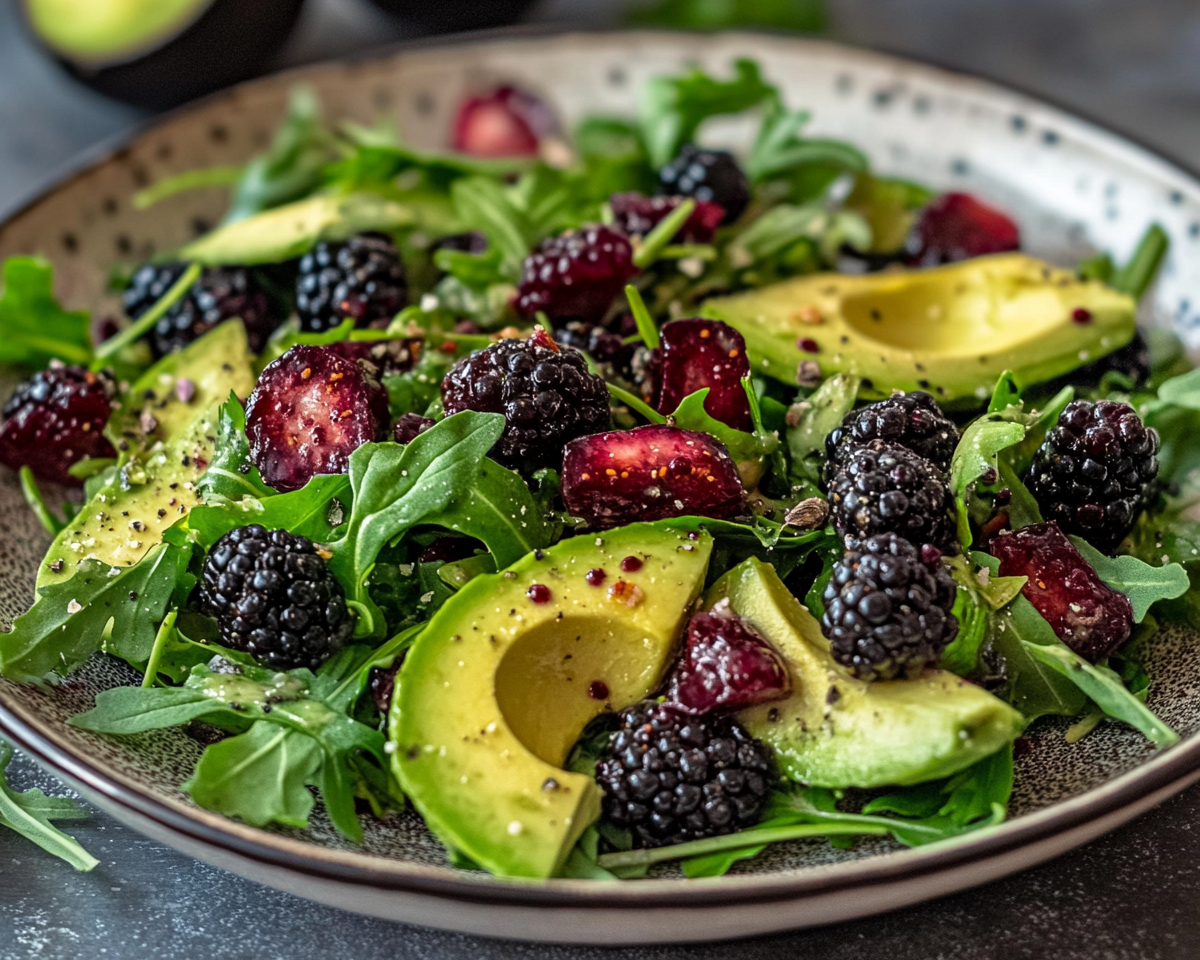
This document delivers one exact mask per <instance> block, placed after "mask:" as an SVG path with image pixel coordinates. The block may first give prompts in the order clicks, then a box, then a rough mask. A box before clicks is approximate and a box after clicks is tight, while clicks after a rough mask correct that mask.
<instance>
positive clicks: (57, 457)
mask: <svg viewBox="0 0 1200 960" xmlns="http://www.w3.org/2000/svg"><path fill="white" fill-rule="evenodd" d="M112 395H113V384H112V381H111V380H109V378H108V377H107V376H106V375H105V374H102V373H92V372H91V371H89V370H87V369H86V368H84V367H65V366H63V365H62V364H57V363H56V364H55V365H54V366H52V367H50V368H49V369H47V370H42V371H39V372H38V373H35V374H34V375H33V376H32V377H31V378H30V379H28V380H26V381H25V382H24V383H22V384H20V385H19V386H18V387H17V389H16V390H15V391H13V395H12V396H11V397H9V399H8V402H7V403H6V404H4V410H3V414H2V416H3V423H0V463H3V464H5V465H6V466H9V467H12V469H14V470H19V469H20V468H21V467H25V466H27V467H29V468H30V469H31V470H32V471H33V474H34V476H36V477H37V478H38V479H39V480H47V481H49V482H51V483H61V484H64V485H65V486H71V487H78V486H80V485H81V481H79V480H76V479H75V478H74V477H72V476H71V475H70V474H69V473H67V470H68V469H69V468H70V466H71V464H73V463H76V462H78V461H80V460H85V459H87V458H89V457H115V456H116V451H115V450H113V448H112V444H110V443H109V442H108V440H107V439H106V438H105V436H104V432H103V431H104V425H105V424H106V423H107V422H108V415H109V413H110V412H111V411H112Z"/></svg>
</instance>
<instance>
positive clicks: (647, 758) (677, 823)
mask: <svg viewBox="0 0 1200 960" xmlns="http://www.w3.org/2000/svg"><path fill="white" fill-rule="evenodd" d="M774 780H775V769H774V763H773V758H772V756H771V752H770V750H769V749H768V748H767V747H766V746H765V745H764V744H762V743H760V742H759V741H758V740H755V739H754V738H753V737H751V736H750V734H748V733H747V732H746V731H745V730H744V729H743V728H742V727H741V726H740V725H739V724H738V723H737V722H736V721H734V720H733V719H732V718H731V717H728V716H712V715H710V716H707V717H688V716H684V715H682V714H679V713H676V712H675V711H674V710H672V709H670V707H668V706H666V705H662V704H659V703H657V702H655V701H654V700H643V701H642V702H641V703H637V704H634V705H633V706H632V707H629V708H628V709H626V710H623V711H621V714H620V726H619V727H618V728H617V730H616V732H615V733H614V734H613V735H612V739H611V740H610V741H609V746H608V751H607V753H606V755H605V756H604V758H603V759H601V760H600V761H599V762H598V763H597V764H596V781H597V783H599V784H600V786H601V787H602V788H603V790H604V794H605V796H604V804H603V811H604V816H605V817H606V818H607V819H608V820H609V821H611V822H612V823H613V824H615V825H616V826H619V827H624V828H626V829H628V830H630V831H631V832H632V833H633V843H634V846H636V847H662V846H667V845H668V844H675V843H684V842H686V841H688V840H700V839H703V838H704V837H712V836H716V835H718V834H723V833H733V832H734V831H736V830H741V829H743V828H745V827H749V826H751V825H753V824H754V823H756V822H757V821H758V819H759V817H760V816H761V815H762V811H763V806H764V804H765V801H766V796H767V792H768V791H769V790H770V788H771V785H772V783H773V781H774Z"/></svg>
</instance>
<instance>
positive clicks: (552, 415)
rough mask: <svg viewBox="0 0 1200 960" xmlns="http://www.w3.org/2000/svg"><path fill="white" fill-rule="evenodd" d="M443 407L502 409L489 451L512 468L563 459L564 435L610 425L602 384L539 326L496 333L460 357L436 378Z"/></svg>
mask: <svg viewBox="0 0 1200 960" xmlns="http://www.w3.org/2000/svg"><path fill="white" fill-rule="evenodd" d="M442 404H443V406H444V407H445V409H446V413H447V414H451V413H458V412H459V411H460V410H478V411H479V412H481V413H502V414H504V424H505V425H504V433H502V434H501V435H500V439H499V440H498V441H497V443H496V446H495V447H494V448H493V449H492V452H491V456H492V457H493V458H494V459H496V460H498V461H499V462H500V463H503V464H504V465H505V466H508V467H512V468H513V469H518V470H526V471H532V470H537V469H538V468H540V467H554V468H555V469H557V468H558V467H560V466H561V465H562V457H563V447H564V446H565V445H566V443H567V442H568V441H570V440H574V439H575V438H576V437H582V436H585V435H586V434H589V433H596V432H597V431H599V430H604V429H605V428H606V427H608V425H609V407H608V388H607V387H606V386H605V385H604V381H603V380H602V379H601V378H600V377H598V376H596V375H595V374H594V373H590V372H589V371H588V368H587V361H586V360H585V359H584V357H583V354H581V353H580V352H579V351H578V350H572V349H571V348H570V347H566V348H563V349H560V348H559V347H558V345H557V344H555V343H554V341H553V340H551V339H550V337H549V336H547V335H546V334H545V332H544V331H541V330H540V329H539V330H538V331H537V332H536V333H535V334H534V335H533V336H532V337H530V338H529V339H528V340H516V339H510V340H501V341H499V342H498V343H494V344H492V345H491V346H490V347H486V348H485V349H483V350H479V351H477V352H476V353H473V354H471V355H470V356H469V357H466V358H465V359H463V360H460V361H459V362H458V363H457V364H456V365H455V366H454V367H453V369H451V370H450V372H449V373H447V374H446V376H445V378H444V379H443V380H442Z"/></svg>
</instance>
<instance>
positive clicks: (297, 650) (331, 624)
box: [200, 524, 354, 670]
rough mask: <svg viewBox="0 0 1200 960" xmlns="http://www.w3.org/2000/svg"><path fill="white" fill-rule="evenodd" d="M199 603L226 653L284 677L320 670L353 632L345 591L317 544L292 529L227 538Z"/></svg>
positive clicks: (209, 562)
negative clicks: (283, 673)
mask: <svg viewBox="0 0 1200 960" xmlns="http://www.w3.org/2000/svg"><path fill="white" fill-rule="evenodd" d="M200 600H201V605H202V607H203V608H204V609H205V610H206V611H207V612H208V613H209V614H210V615H211V616H213V617H215V618H216V620H217V624H218V625H219V626H220V630H221V642H222V643H223V644H225V646H227V647H231V648H232V649H234V650H242V651H245V652H246V653H248V654H250V655H251V656H252V657H254V658H255V659H256V660H258V661H260V662H262V663H264V664H266V665H267V666H269V667H274V668H276V669H278V670H291V669H294V668H296V667H308V668H310V669H315V668H316V667H317V666H319V665H320V664H321V663H322V662H323V661H325V660H326V659H328V658H329V657H330V656H331V655H332V654H334V653H336V652H337V651H338V650H339V649H340V648H341V647H342V646H344V645H345V644H346V643H347V642H349V640H350V637H351V636H352V635H353V633H354V619H353V617H352V616H351V615H350V612H349V610H348V609H347V608H346V596H345V594H344V593H343V591H342V586H341V584H340V583H338V581H337V580H336V579H334V576H333V574H331V573H330V572H329V568H328V567H326V565H325V561H324V559H322V557H321V554H320V553H319V552H318V550H317V548H316V547H315V546H314V545H313V543H312V541H311V540H308V539H306V538H304V537H298V536H296V535H295V534H292V533H288V531H286V530H267V529H265V528H263V527H261V526H259V525H258V524H252V525H250V526H248V527H238V528H237V529H235V530H230V531H229V533H227V534H225V535H224V536H223V537H221V539H220V540H218V541H217V542H216V543H215V544H214V545H213V548H212V550H210V551H209V553H208V557H207V558H206V559H205V561H204V570H203V572H202V574H201V578H200Z"/></svg>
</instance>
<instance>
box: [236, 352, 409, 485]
mask: <svg viewBox="0 0 1200 960" xmlns="http://www.w3.org/2000/svg"><path fill="white" fill-rule="evenodd" d="M374 370H375V368H374V366H373V365H371V364H369V363H363V362H358V361H353V360H348V359H346V358H345V357H343V356H340V355H339V354H338V352H337V351H336V350H332V349H330V348H329V347H311V346H300V347H292V349H290V350H289V351H288V352H287V353H285V354H284V355H283V356H282V357H280V358H279V359H278V360H275V361H273V362H272V363H270V364H268V365H267V368H266V369H265V370H263V372H262V375H261V376H260V377H259V378H258V384H257V385H256V386H255V387H254V391H253V392H252V393H251V394H250V399H249V400H248V401H247V403H246V436H247V438H248V439H249V441H250V459H251V460H253V461H254V465H255V466H256V467H258V469H259V472H260V473H261V474H262V478H263V480H264V481H265V482H266V483H267V484H269V485H270V486H272V487H274V488H275V489H276V490H298V489H300V488H301V487H302V486H304V485H305V484H306V483H308V481H309V480H311V479H312V478H313V477H314V476H315V475H316V474H318V473H345V472H346V467H347V464H348V463H349V459H350V454H352V453H353V452H354V451H355V450H357V449H358V448H359V447H360V446H362V445H363V444H364V443H370V442H372V441H375V440H379V439H381V437H382V435H383V433H384V432H385V431H386V429H387V424H388V402H387V392H386V391H385V390H384V389H383V387H382V386H380V384H379V381H378V380H376V379H375V376H374Z"/></svg>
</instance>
